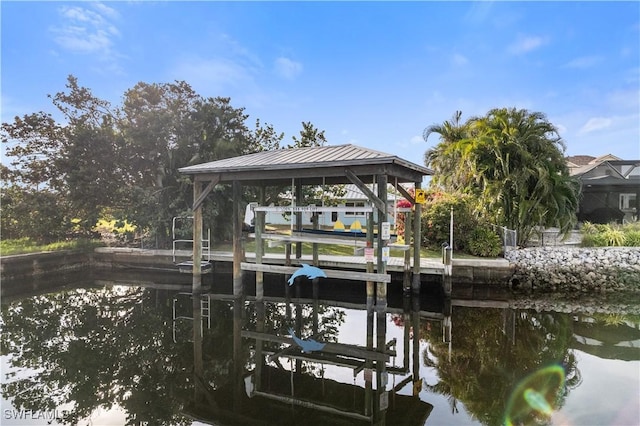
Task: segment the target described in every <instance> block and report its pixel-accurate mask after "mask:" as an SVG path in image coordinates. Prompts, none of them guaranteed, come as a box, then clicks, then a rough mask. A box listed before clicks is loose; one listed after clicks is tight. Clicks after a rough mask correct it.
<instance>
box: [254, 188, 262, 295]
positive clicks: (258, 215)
mask: <svg viewBox="0 0 640 426" xmlns="http://www.w3.org/2000/svg"><path fill="white" fill-rule="evenodd" d="M259 191H260V192H259V195H258V205H260V206H262V205H263V204H264V186H261V187H260V190H259ZM264 218H265V212H263V211H257V212H255V224H254V225H255V226H254V227H255V234H256V263H257V264H262V255H263V254H264V242H263V240H262V233H263V232H264V222H265V220H264ZM263 297H264V273H263V272H262V271H256V301H258V302H261V301H262V299H263Z"/></svg>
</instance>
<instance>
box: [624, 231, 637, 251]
mask: <svg viewBox="0 0 640 426" xmlns="http://www.w3.org/2000/svg"><path fill="white" fill-rule="evenodd" d="M624 242H625V245H626V246H629V247H640V231H638V230H635V229H632V230H629V231H627V232H626V233H625V241H624Z"/></svg>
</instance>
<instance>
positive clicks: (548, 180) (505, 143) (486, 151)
mask: <svg viewBox="0 0 640 426" xmlns="http://www.w3.org/2000/svg"><path fill="white" fill-rule="evenodd" d="M460 118H461V113H460V112H459V111H458V112H456V114H455V115H454V118H453V119H452V121H445V122H444V123H443V124H441V125H437V124H435V125H432V126H429V127H427V128H426V129H425V132H424V134H423V136H424V139H425V141H426V140H427V139H428V137H429V136H430V135H431V134H432V133H437V134H439V135H440V142H439V143H438V144H437V145H436V146H435V147H433V148H431V149H429V150H427V152H426V153H425V163H426V164H427V166H429V167H431V168H432V169H433V170H434V173H435V174H434V176H433V179H432V184H433V185H436V186H440V187H442V188H443V189H444V190H446V191H450V192H460V193H468V194H472V195H473V196H474V197H476V199H477V207H476V212H477V214H478V215H480V216H483V217H484V218H485V219H487V220H490V221H491V222H493V223H494V224H497V225H500V226H506V227H507V228H509V229H515V230H516V231H517V233H518V243H519V244H521V245H523V244H526V242H527V241H528V240H529V239H530V238H531V236H532V235H533V233H534V232H535V230H536V228H537V227H558V228H559V229H560V230H561V232H563V233H567V232H569V231H570V230H571V229H572V227H573V226H574V225H575V223H576V210H577V206H578V195H579V185H578V183H577V181H576V180H575V179H573V178H571V177H570V176H569V170H568V168H567V165H566V162H565V160H564V149H565V147H564V143H563V141H562V139H561V138H560V136H559V134H558V130H557V129H556V127H555V126H554V125H553V124H551V123H550V122H549V121H548V120H547V118H546V117H545V115H544V114H542V113H540V112H530V111H527V110H524V109H515V108H498V109H492V110H490V111H489V112H488V113H487V114H486V115H485V116H483V117H472V118H470V119H469V120H467V121H466V122H464V123H463V122H461V120H460Z"/></svg>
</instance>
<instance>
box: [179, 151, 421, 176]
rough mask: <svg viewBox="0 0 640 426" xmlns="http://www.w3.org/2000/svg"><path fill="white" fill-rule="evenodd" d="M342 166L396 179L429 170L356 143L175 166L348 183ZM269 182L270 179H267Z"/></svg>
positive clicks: (186, 171) (184, 170) (215, 172)
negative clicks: (382, 174)
mask: <svg viewBox="0 0 640 426" xmlns="http://www.w3.org/2000/svg"><path fill="white" fill-rule="evenodd" d="M345 168H348V169H350V170H351V171H353V172H355V173H356V174H357V175H358V176H360V175H367V174H380V173H384V174H387V175H389V176H395V177H397V178H398V181H399V182H417V181H421V180H422V177H423V176H427V175H431V174H433V172H432V171H431V170H430V169H428V168H426V167H424V166H420V165H417V164H414V163H411V162H410V161H407V160H404V159H401V158H400V157H398V156H396V155H392V154H386V153H384V152H380V151H375V150H372V149H368V148H363V147H360V146H356V145H351V144H346V145H330V146H321V147H310V148H291V149H279V150H274V151H263V152H257V153H254V154H248V155H242V156H239V157H232V158H226V159H224V160H218V161H212V162H209V163H203V164H197V165H193V166H188V167H182V168H180V169H179V172H180V173H183V174H187V175H196V176H198V175H218V176H219V177H220V181H222V182H224V181H231V180H241V181H255V182H263V183H265V181H283V180H287V179H292V178H298V179H303V180H306V181H307V183H311V182H315V183H321V181H320V180H319V179H327V181H326V183H348V182H349V181H348V179H347V178H346V177H345V172H344V170H345ZM270 183H273V182H270Z"/></svg>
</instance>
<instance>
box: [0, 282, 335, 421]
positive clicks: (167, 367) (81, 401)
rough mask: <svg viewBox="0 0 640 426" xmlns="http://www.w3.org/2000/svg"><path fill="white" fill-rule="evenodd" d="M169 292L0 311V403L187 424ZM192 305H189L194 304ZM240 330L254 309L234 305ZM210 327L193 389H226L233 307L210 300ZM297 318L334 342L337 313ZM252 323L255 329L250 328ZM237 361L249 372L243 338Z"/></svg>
mask: <svg viewBox="0 0 640 426" xmlns="http://www.w3.org/2000/svg"><path fill="white" fill-rule="evenodd" d="M175 294H176V292H175V291H167V290H156V289H145V288H142V287H129V286H112V287H107V288H100V289H74V290H65V291H60V292H57V293H51V294H47V295H39V296H32V297H28V298H25V299H22V300H19V301H15V302H12V303H10V304H6V305H3V306H2V331H3V332H2V342H1V343H2V353H1V354H2V355H5V356H7V359H8V363H9V365H10V367H11V370H12V372H10V373H9V374H7V375H6V377H5V378H3V381H2V385H1V389H2V393H3V396H4V398H6V399H10V400H11V401H12V404H13V406H14V407H15V408H16V409H24V410H34V411H44V410H54V409H56V408H58V407H60V406H63V405H70V406H71V407H72V408H71V409H69V410H68V411H67V412H66V417H65V418H64V419H63V421H64V423H66V424H78V423H79V422H80V421H81V420H82V419H86V418H88V417H90V416H91V415H92V413H94V412H95V410H96V409H98V408H101V409H103V410H109V409H111V408H114V407H121V408H122V409H123V410H124V411H125V412H126V413H127V420H126V424H127V425H134V424H173V425H188V424H191V423H192V419H190V418H188V417H186V416H184V415H183V414H182V411H183V408H184V406H185V405H186V404H188V403H189V402H190V400H191V399H192V398H193V392H194V384H193V380H194V374H193V373H194V344H193V340H192V335H191V331H190V327H187V328H189V331H185V330H186V328H184V327H183V328H182V330H183V331H184V333H182V334H180V330H181V329H180V328H178V334H179V336H178V339H177V343H174V341H173V329H172V321H171V319H172V301H173V297H174V295H175ZM194 306H195V305H194ZM240 307H241V309H242V310H243V312H242V314H241V316H242V317H243V318H246V320H247V322H248V324H245V325H247V327H249V328H253V327H255V322H256V317H255V310H253V309H251V310H250V311H249V309H248V307H247V305H246V304H240ZM210 309H211V311H212V312H215V320H213V321H211V328H210V329H208V330H207V331H206V332H205V333H203V339H202V356H203V360H202V362H203V367H202V377H201V379H202V381H203V382H204V383H205V386H206V387H207V388H208V389H217V388H224V387H228V386H230V382H231V381H232V380H234V378H233V375H232V372H233V371H232V370H233V364H232V363H233V356H234V352H233V351H234V341H233V338H234V336H233V334H234V333H233V332H231V330H233V326H234V324H233V322H234V309H233V302H225V301H211V306H210ZM305 309H307V310H308V309H309V308H308V307H304V308H300V309H298V310H297V311H298V313H297V314H296V321H298V322H299V325H300V326H301V327H302V329H303V330H305V329H306V330H312V329H314V330H317V331H321V332H322V333H323V335H324V336H326V339H327V340H328V341H335V340H336V334H337V327H338V325H339V324H340V323H341V322H343V321H344V312H343V311H342V310H340V309H336V308H332V307H321V308H320V310H319V311H318V314H319V315H318V316H316V317H315V318H316V319H317V318H319V323H318V324H312V319H311V315H306V314H305V312H306V311H305ZM288 314H289V315H290V312H287V308H286V307H285V306H284V305H282V304H269V305H268V306H267V310H266V315H265V318H266V321H265V322H266V324H267V327H269V328H270V329H271V328H273V329H275V330H281V331H283V330H286V328H287V327H289V326H290V325H291V317H290V316H288ZM252 324H254V325H252ZM238 349H239V354H236V355H238V356H239V359H241V360H245V361H246V362H245V364H244V365H243V366H241V367H243V368H244V369H245V371H246V369H248V368H249V367H250V366H252V365H254V363H255V360H253V359H252V356H253V351H250V342H249V341H247V340H246V339H242V342H241V346H240V347H239V348H238Z"/></svg>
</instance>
